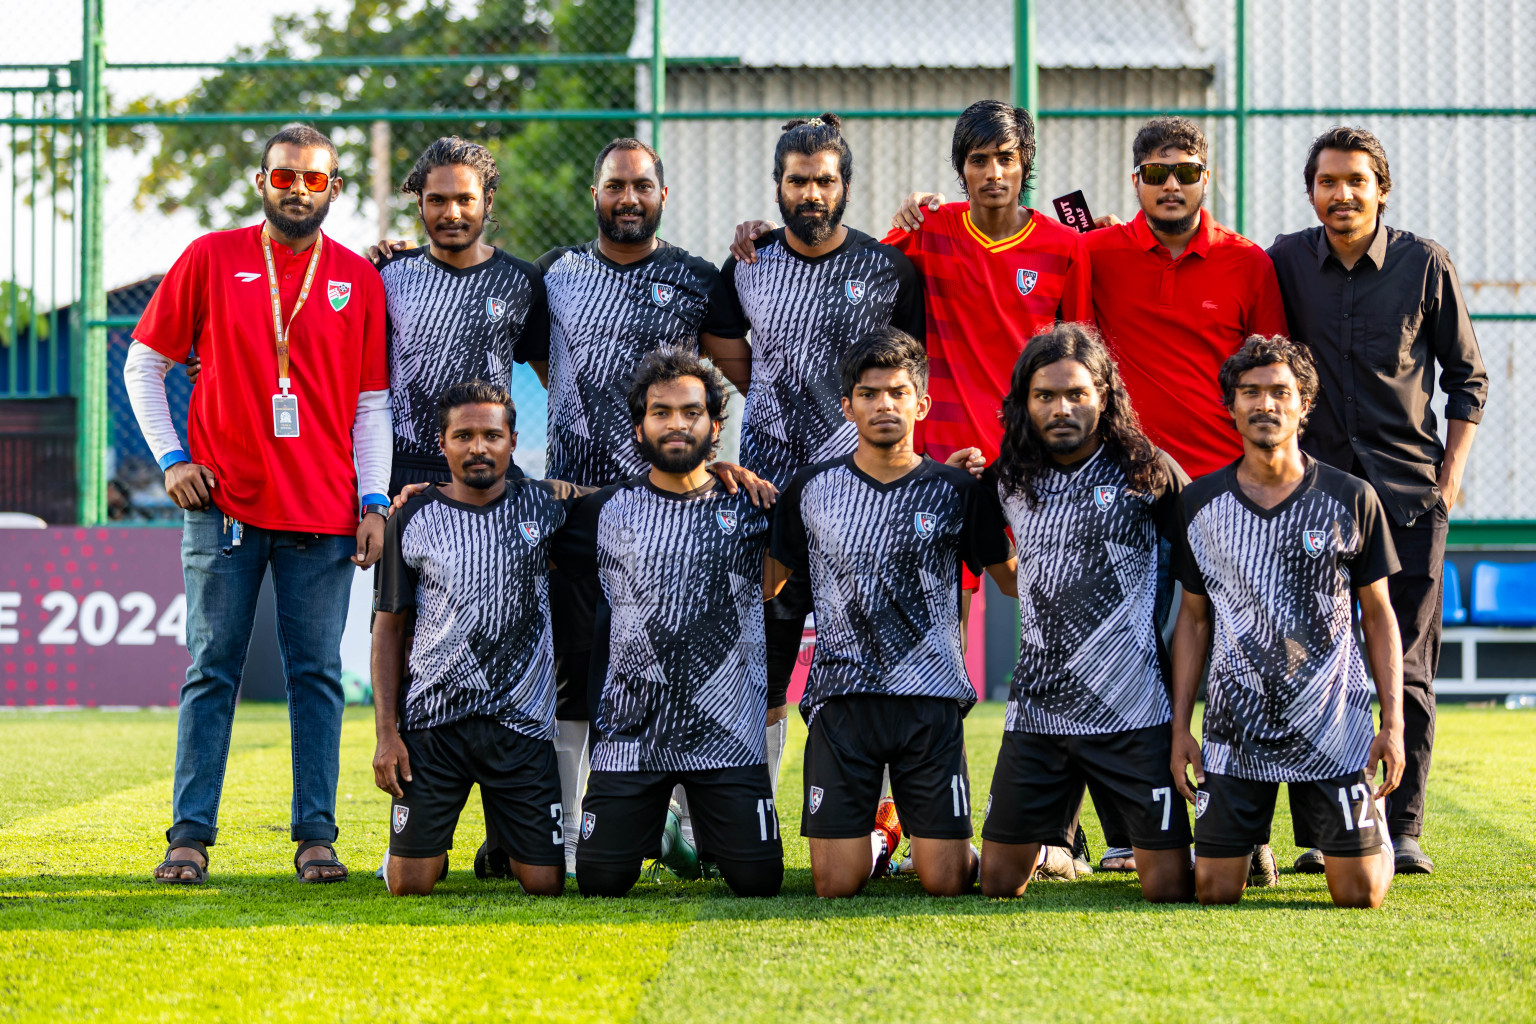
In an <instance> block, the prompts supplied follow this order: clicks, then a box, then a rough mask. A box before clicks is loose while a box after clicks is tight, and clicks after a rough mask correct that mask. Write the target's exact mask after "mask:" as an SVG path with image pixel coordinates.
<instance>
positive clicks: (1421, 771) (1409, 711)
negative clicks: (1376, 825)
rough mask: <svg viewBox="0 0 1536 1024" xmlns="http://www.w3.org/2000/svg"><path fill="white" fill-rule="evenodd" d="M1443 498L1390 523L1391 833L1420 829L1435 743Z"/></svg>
mask: <svg viewBox="0 0 1536 1024" xmlns="http://www.w3.org/2000/svg"><path fill="white" fill-rule="evenodd" d="M1448 529H1449V516H1448V513H1447V512H1446V509H1445V505H1444V504H1443V503H1441V504H1437V505H1436V506H1435V507H1434V508H1432V509H1430V510H1429V511H1428V512H1426V513H1424V514H1423V515H1422V516H1420V517H1419V518H1418V519H1416V520H1414V521H1413V523H1412V524H1410V525H1408V526H1398V525H1397V524H1396V523H1393V524H1392V543H1393V545H1394V546H1395V547H1396V548H1397V560H1398V561H1399V562H1400V563H1402V566H1403V568H1402V571H1401V572H1398V573H1395V574H1394V575H1392V576H1389V577H1387V593H1388V594H1389V595H1390V597H1391V599H1392V611H1393V612H1394V613H1395V614H1396V615H1397V628H1398V631H1399V632H1400V633H1401V634H1402V637H1403V748H1404V761H1405V762H1406V763H1405V765H1404V768H1403V783H1402V785H1400V786H1398V787H1397V789H1395V790H1393V791H1392V792H1391V793H1389V794H1387V828H1388V829H1389V830H1390V831H1391V833H1392V835H1394V836H1414V837H1418V836H1419V835H1420V834H1422V833H1423V831H1424V788H1425V785H1426V782H1427V781H1428V779H1429V760H1430V754H1431V752H1432V751H1433V749H1434V745H1435V672H1436V671H1437V670H1438V669H1439V667H1440V623H1441V616H1442V614H1443V612H1442V610H1441V601H1442V600H1443V597H1444V595H1443V593H1442V591H1443V589H1444V586H1445V536H1446V533H1447V531H1448Z"/></svg>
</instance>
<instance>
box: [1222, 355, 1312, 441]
mask: <svg viewBox="0 0 1536 1024" xmlns="http://www.w3.org/2000/svg"><path fill="white" fill-rule="evenodd" d="M1282 364H1283V365H1285V366H1289V367H1290V368H1291V373H1293V374H1295V375H1296V390H1297V392H1298V393H1299V394H1300V395H1301V397H1302V400H1303V401H1305V402H1306V403H1307V405H1308V406H1311V405H1312V404H1313V402H1314V401H1315V400H1316V399H1317V367H1316V366H1314V365H1313V363H1312V353H1311V352H1308V351H1307V350H1306V349H1305V348H1303V347H1302V346H1300V345H1296V344H1293V343H1292V342H1291V341H1290V340H1289V339H1287V338H1286V337H1285V336H1284V335H1280V334H1277V335H1275V336H1274V337H1272V338H1266V337H1265V336H1264V335H1262V334H1255V335H1253V336H1251V337H1250V338H1249V339H1248V340H1247V341H1245V342H1243V347H1242V348H1240V349H1238V350H1237V351H1236V352H1234V353H1232V355H1230V356H1228V357H1227V361H1226V362H1224V363H1222V364H1221V372H1220V373H1218V374H1217V375H1216V382H1217V383H1218V384H1220V385H1221V404H1222V405H1225V406H1226V407H1227V408H1228V409H1230V408H1232V406H1233V404H1234V403H1235V402H1236V401H1237V386H1238V383H1239V382H1240V381H1241V380H1242V377H1243V374H1245V373H1247V372H1248V371H1249V370H1256V369H1258V368H1259V367H1261V366H1279V365H1282ZM1301 422H1302V425H1303V426H1305V425H1306V422H1307V413H1306V412H1303V413H1302V414H1301Z"/></svg>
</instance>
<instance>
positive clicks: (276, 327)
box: [261, 224, 325, 395]
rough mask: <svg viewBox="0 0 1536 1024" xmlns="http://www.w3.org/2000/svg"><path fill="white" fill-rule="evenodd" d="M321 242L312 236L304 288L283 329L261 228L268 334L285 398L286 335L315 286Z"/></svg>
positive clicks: (279, 299)
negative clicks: (274, 341)
mask: <svg viewBox="0 0 1536 1024" xmlns="http://www.w3.org/2000/svg"><path fill="white" fill-rule="evenodd" d="M324 242H325V236H324V235H316V236H315V245H314V248H313V249H312V250H311V251H310V254H309V269H308V270H306V271H305V272H304V285H303V287H301V288H300V289H299V301H297V302H295V303H294V304H293V312H292V313H289V314H288V323H287V325H286V326H284V324H283V298H282V295H281V293H280V292H279V291H278V289H277V265H276V264H275V263H273V261H272V239H271V237H270V236H269V235H268V234H267V226H266V225H265V224H263V225H262V226H261V252H262V255H263V256H265V257H266V258H267V289H268V291H270V292H271V294H272V330H273V331H274V332H275V333H276V334H277V386H278V387H280V388H282V389H283V394H285V395H286V394H287V393H288V332H289V331H290V330H291V329H292V328H293V319H294V317H296V316H298V315H299V310H301V309H303V308H304V300H305V299H307V298H309V286H310V285H312V284H314V283H315V271H316V270H317V269H319V267H320V247H321V245H322V244H323V243H324Z"/></svg>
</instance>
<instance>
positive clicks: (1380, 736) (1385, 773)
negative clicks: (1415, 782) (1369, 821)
mask: <svg viewBox="0 0 1536 1024" xmlns="http://www.w3.org/2000/svg"><path fill="white" fill-rule="evenodd" d="M1405 763H1406V755H1405V754H1404V752H1403V727H1402V726H1401V725H1399V726H1397V727H1396V728H1393V729H1383V730H1382V731H1381V732H1378V733H1377V734H1376V738H1375V739H1373V740H1371V752H1370V753H1369V754H1367V755H1366V758H1365V765H1366V771H1368V772H1370V773H1371V776H1372V778H1374V777H1375V775H1376V766H1377V765H1378V764H1379V765H1381V767H1382V777H1381V784H1380V785H1379V786H1377V787H1376V794H1375V795H1376V796H1378V797H1383V796H1386V795H1387V794H1388V793H1390V792H1392V791H1393V790H1394V789H1396V788H1397V787H1398V786H1399V785H1400V784H1401V783H1402V781H1403V765H1404V764H1405Z"/></svg>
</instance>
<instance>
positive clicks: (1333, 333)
mask: <svg viewBox="0 0 1536 1024" xmlns="http://www.w3.org/2000/svg"><path fill="white" fill-rule="evenodd" d="M1269 256H1270V259H1272V260H1273V261H1274V264H1275V274H1276V276H1277V277H1278V278H1279V280H1280V295H1281V298H1282V299H1283V300H1284V302H1285V318H1286V320H1287V322H1288V323H1289V324H1290V327H1291V338H1292V340H1294V341H1296V342H1299V343H1301V344H1304V345H1306V346H1307V347H1308V348H1310V349H1311V350H1312V355H1313V358H1314V359H1315V361H1316V362H1317V373H1318V378H1319V382H1320V384H1321V389H1320V394H1319V395H1318V400H1317V405H1316V407H1315V408H1314V409H1313V410H1312V415H1311V417H1310V418H1309V419H1308V421H1307V426H1306V430H1305V432H1304V433H1303V435H1302V441H1301V447H1302V449H1303V450H1305V451H1306V452H1308V453H1309V454H1311V455H1312V456H1313V457H1314V458H1317V459H1319V460H1321V461H1322V462H1326V463H1327V464H1328V465H1330V466H1334V467H1336V468H1338V469H1342V470H1344V471H1345V472H1352V471H1357V467H1359V468H1363V469H1364V471H1365V475H1366V477H1367V478H1368V479H1369V480H1370V481H1371V484H1372V485H1373V486H1374V487H1375V488H1376V492H1377V494H1379V495H1380V496H1381V500H1382V504H1383V505H1385V506H1386V509H1387V513H1388V514H1389V515H1391V517H1392V518H1393V519H1394V520H1395V521H1396V522H1397V523H1398V524H1400V525H1407V524H1408V523H1411V522H1413V521H1414V520H1415V519H1417V518H1418V517H1419V516H1420V515H1422V514H1423V513H1424V512H1426V511H1428V510H1429V509H1431V508H1433V507H1434V505H1435V503H1436V502H1437V501H1439V500H1440V490H1439V488H1438V487H1437V486H1436V485H1435V479H1436V476H1437V475H1438V473H1439V469H1440V463H1441V461H1442V459H1443V458H1444V456H1445V446H1444V445H1442V444H1441V443H1440V438H1439V436H1438V434H1437V421H1436V419H1435V411H1434V409H1433V408H1432V406H1431V398H1432V397H1433V395H1434V393H1435V382H1434V364H1435V363H1438V364H1439V365H1440V390H1442V391H1443V392H1445V416H1446V418H1447V419H1453V420H1466V421H1468V422H1470V423H1476V422H1478V421H1479V420H1481V419H1482V418H1483V405H1484V403H1485V402H1486V401H1487V399H1488V373H1487V371H1486V370H1484V368H1483V357H1482V354H1481V353H1480V352H1479V351H1478V347H1477V338H1476V337H1475V336H1474V335H1473V334H1472V322H1471V320H1469V319H1468V318H1467V308H1466V303H1465V302H1463V301H1462V297H1461V282H1460V281H1459V280H1458V279H1457V277H1456V268H1455V267H1453V266H1452V265H1451V258H1450V256H1449V255H1448V254H1447V253H1446V251H1445V250H1444V249H1442V248H1441V247H1440V246H1438V245H1436V244H1435V243H1434V242H1431V241H1429V240H1428V239H1424V238H1419V237H1417V236H1416V235H1412V234H1409V233H1408V232H1406V231H1398V230H1397V229H1395V228H1390V227H1387V226H1386V225H1385V224H1380V222H1378V227H1377V230H1376V237H1375V238H1374V239H1372V241H1371V247H1370V248H1369V249H1367V250H1366V251H1365V255H1363V256H1361V257H1360V259H1359V261H1358V262H1356V263H1355V265H1354V267H1353V269H1349V270H1346V269H1345V268H1344V265H1343V264H1342V263H1340V262H1339V260H1338V257H1336V256H1335V255H1334V254H1333V250H1332V249H1331V248H1330V247H1329V245H1328V238H1327V236H1326V234H1325V233H1324V230H1323V227H1322V225H1318V226H1317V227H1313V228H1308V229H1307V230H1305V231H1298V232H1296V233H1295V234H1290V235H1281V236H1279V237H1278V238H1276V239H1275V242H1274V244H1273V245H1271V246H1270V247H1269Z"/></svg>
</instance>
